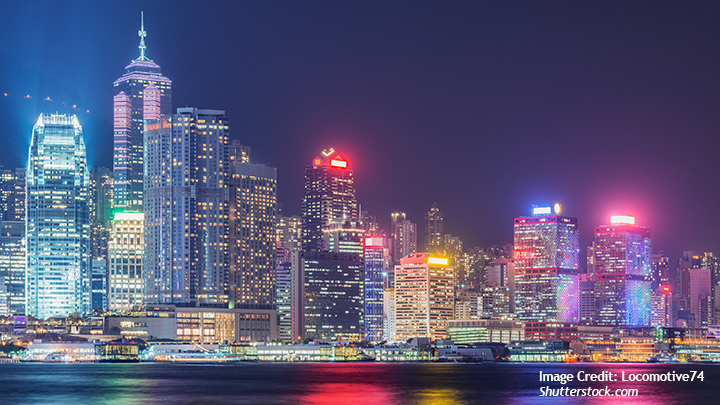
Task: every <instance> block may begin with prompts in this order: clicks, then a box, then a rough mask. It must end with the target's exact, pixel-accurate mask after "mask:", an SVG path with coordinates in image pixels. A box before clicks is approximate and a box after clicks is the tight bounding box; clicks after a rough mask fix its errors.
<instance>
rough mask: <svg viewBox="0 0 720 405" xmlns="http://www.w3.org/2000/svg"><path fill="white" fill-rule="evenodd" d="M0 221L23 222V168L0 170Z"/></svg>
mask: <svg viewBox="0 0 720 405" xmlns="http://www.w3.org/2000/svg"><path fill="white" fill-rule="evenodd" d="M1 167H2V166H1V165H0V168H1ZM0 220H2V221H25V169H24V168H16V169H15V170H5V169H0Z"/></svg>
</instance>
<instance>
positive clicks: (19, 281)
mask: <svg viewBox="0 0 720 405" xmlns="http://www.w3.org/2000/svg"><path fill="white" fill-rule="evenodd" d="M25 264H26V262H25V221H5V220H3V221H0V277H1V278H2V279H3V282H4V285H5V297H6V304H7V308H8V313H9V314H12V315H25Z"/></svg>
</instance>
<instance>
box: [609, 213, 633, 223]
mask: <svg viewBox="0 0 720 405" xmlns="http://www.w3.org/2000/svg"><path fill="white" fill-rule="evenodd" d="M610 223H611V224H613V225H635V217H631V216H628V215H613V216H611V217H610Z"/></svg>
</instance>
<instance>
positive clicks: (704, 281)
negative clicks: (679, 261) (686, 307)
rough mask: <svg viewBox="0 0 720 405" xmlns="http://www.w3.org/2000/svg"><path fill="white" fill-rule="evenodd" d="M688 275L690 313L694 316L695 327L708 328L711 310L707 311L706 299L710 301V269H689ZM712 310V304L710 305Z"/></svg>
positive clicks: (711, 295) (711, 294)
mask: <svg viewBox="0 0 720 405" xmlns="http://www.w3.org/2000/svg"><path fill="white" fill-rule="evenodd" d="M688 272H689V274H690V296H689V301H690V313H692V314H693V315H695V325H690V327H695V328H702V327H708V326H710V322H711V321H712V312H713V311H712V310H708V304H707V301H708V299H710V300H712V297H713V293H712V271H711V270H710V269H689V270H688ZM710 308H712V304H710Z"/></svg>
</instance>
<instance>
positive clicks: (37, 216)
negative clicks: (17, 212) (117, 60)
mask: <svg viewBox="0 0 720 405" xmlns="http://www.w3.org/2000/svg"><path fill="white" fill-rule="evenodd" d="M89 186H90V175H89V173H88V169H87V156H86V153H85V142H84V140H83V133H82V127H81V126H80V123H79V122H78V119H77V116H75V115H73V116H71V117H68V116H66V115H55V114H53V115H42V114H41V115H40V118H38V120H37V123H36V124H35V126H34V127H33V133H32V143H31V144H30V154H29V159H28V171H27V225H26V235H27V270H26V276H27V277H26V285H25V288H26V300H27V301H26V303H27V314H28V315H32V316H34V317H37V318H42V319H45V318H48V317H51V316H67V315H68V314H70V313H73V312H77V313H80V314H87V313H88V312H90V263H89V257H90V255H89V253H90V221H89V216H90V210H89Z"/></svg>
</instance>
